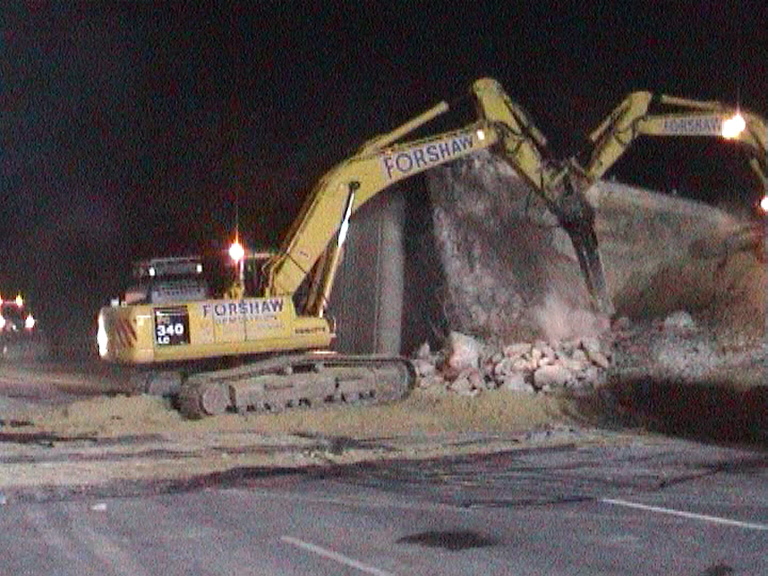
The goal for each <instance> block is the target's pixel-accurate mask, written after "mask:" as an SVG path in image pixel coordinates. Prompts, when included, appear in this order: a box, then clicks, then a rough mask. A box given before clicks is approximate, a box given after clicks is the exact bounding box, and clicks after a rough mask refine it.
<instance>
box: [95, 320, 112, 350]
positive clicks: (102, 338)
mask: <svg viewBox="0 0 768 576" xmlns="http://www.w3.org/2000/svg"><path fill="white" fill-rule="evenodd" d="M96 344H97V345H98V347H99V356H101V357H102V358H104V357H105V356H106V355H107V354H108V353H109V336H108V335H107V329H106V328H105V326H104V317H103V316H102V315H101V314H99V330H98V332H97V333H96Z"/></svg>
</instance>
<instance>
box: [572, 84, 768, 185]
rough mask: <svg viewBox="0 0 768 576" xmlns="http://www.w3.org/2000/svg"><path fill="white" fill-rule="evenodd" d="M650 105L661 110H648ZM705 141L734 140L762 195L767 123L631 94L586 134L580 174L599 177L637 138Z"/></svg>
mask: <svg viewBox="0 0 768 576" xmlns="http://www.w3.org/2000/svg"><path fill="white" fill-rule="evenodd" d="M652 106H658V107H663V108H666V110H665V111H660V112H650V111H649V110H650V108H651V107H652ZM643 135H645V136H667V137H675V136H677V137H709V138H723V139H726V140H734V141H736V142H740V143H742V144H744V145H745V146H746V147H747V148H748V149H749V150H750V151H751V154H752V157H751V158H750V166H751V167H752V169H753V170H754V171H755V173H756V174H757V176H758V178H759V179H760V182H761V183H762V186H763V190H764V191H766V192H768V177H767V174H768V123H767V122H766V121H765V119H763V118H761V117H760V116H758V115H757V114H754V113H752V112H749V111H747V110H739V109H737V108H733V107H729V106H726V105H725V104H722V103H720V102H716V101H708V102H703V101H696V100H689V99H685V98H678V97H675V96H668V95H660V96H653V95H652V94H651V93H650V92H633V93H631V94H629V95H628V96H627V97H626V98H625V99H624V100H623V101H622V102H621V104H619V106H617V107H616V108H615V109H614V110H613V112H611V114H610V115H609V116H608V117H607V118H606V119H605V120H604V121H603V122H602V123H601V124H600V126H598V127H597V129H595V130H594V131H593V132H592V133H591V134H590V136H589V139H590V140H591V141H592V143H593V144H594V147H593V148H592V150H591V153H590V156H589V159H588V161H587V162H586V164H585V166H584V168H583V170H584V172H585V173H586V175H587V177H588V178H589V179H590V180H592V181H595V180H597V179H599V178H601V177H602V176H603V175H604V174H605V173H606V172H607V171H608V170H609V169H610V168H611V167H612V166H613V165H614V164H615V163H616V162H617V161H618V160H619V158H620V157H621V156H622V155H623V154H624V152H626V150H627V149H628V148H629V147H630V146H631V145H632V143H633V142H634V141H635V140H636V139H637V138H638V137H639V136H643Z"/></svg>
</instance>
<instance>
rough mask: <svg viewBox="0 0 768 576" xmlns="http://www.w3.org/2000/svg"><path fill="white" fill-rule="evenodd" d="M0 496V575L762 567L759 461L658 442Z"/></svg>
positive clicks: (767, 560)
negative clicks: (0, 544) (39, 498)
mask: <svg viewBox="0 0 768 576" xmlns="http://www.w3.org/2000/svg"><path fill="white" fill-rule="evenodd" d="M126 494H127V492H126V491H125V486H124V485H123V486H122V487H121V489H120V490H115V492H114V493H110V490H109V489H108V488H106V489H102V490H101V491H100V493H98V494H93V493H91V494H90V495H82V494H79V493H78V491H77V490H76V489H71V490H69V491H67V492H61V493H58V494H56V495H50V494H49V495H48V496H47V497H46V498H44V499H43V500H42V501H36V498H24V497H23V494H22V495H21V496H18V495H17V496H16V497H15V498H13V499H7V501H5V503H4V504H3V505H0V530H1V531H2V533H3V540H4V545H3V553H2V554H0V573H1V574H9V575H11V574H12V575H22V574H30V575H31V574H35V575H37V574H55V575H57V576H58V575H61V576H68V575H73V576H74V575H77V576H84V575H90V574H93V575H98V576H108V575H112V574H114V575H126V576H127V575H130V576H141V575H163V576H170V575H175V574H179V575H181V574H184V575H189V574H195V575H213V574H216V575H220V574H233V575H234V574H236V575H240V574H242V575H246V574H248V575H250V574H253V575H273V574H274V575H278V574H279V575H294V574H295V575H298V574H319V575H347V574H349V575H352V574H374V575H386V574H399V575H405V574H419V575H422V574H423V575H431V574H434V575H451V574H457V575H458V574H461V575H466V574H515V575H528V574H530V575H534V574H536V575H550V574H551V575H573V574H589V575H593V574H601V575H602V574H616V575H619V574H620V575H649V574H664V575H669V574H675V575H691V576H718V575H726V574H745V575H760V574H768V454H766V453H765V452H756V451H752V450H744V449H727V448H720V447H715V446H707V445H704V444H698V443H691V442H684V441H680V440H675V439H669V438H661V437H637V438H636V439H634V440H631V441H627V442H619V443H614V444H612V445H604V446H579V445H568V444H566V445H559V446H550V447H546V446H545V447H539V448H532V449H520V450H514V451H510V452H504V453H500V454H495V455H491V456H463V457H453V458H441V459H435V460H428V461H407V460H403V461H389V462H378V463H372V464H362V465H361V464H356V465H347V466H329V467H311V468H308V469H304V470H287V469H266V468H265V469H242V470H239V471H237V472H236V473H233V474H228V475H226V476H221V475H217V476H215V477H214V476H212V477H210V478H208V479H207V480H206V479H200V478H198V479H197V481H196V482H194V483H190V484H184V483H178V484H176V485H174V486H169V485H162V486H161V485H158V484H154V483H152V482H143V483H141V484H137V485H135V486H133V488H132V490H131V491H130V495H126Z"/></svg>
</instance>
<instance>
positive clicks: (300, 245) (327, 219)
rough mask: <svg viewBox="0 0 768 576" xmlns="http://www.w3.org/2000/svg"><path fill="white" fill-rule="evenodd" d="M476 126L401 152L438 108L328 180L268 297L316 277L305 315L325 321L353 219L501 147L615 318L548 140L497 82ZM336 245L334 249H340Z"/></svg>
mask: <svg viewBox="0 0 768 576" xmlns="http://www.w3.org/2000/svg"><path fill="white" fill-rule="evenodd" d="M472 93H473V95H474V97H475V100H476V104H477V114H478V120H477V121H476V122H475V123H473V124H470V125H468V126H466V127H464V128H461V129H459V130H456V131H454V132H448V133H444V134H440V135H437V136H433V137H429V138H425V139H422V140H417V141H413V142H406V143H399V144H396V143H395V142H397V141H398V140H399V139H400V138H402V137H403V136H405V135H407V134H408V133H410V132H412V131H414V130H415V129H417V128H419V127H420V126H422V125H424V124H425V123H427V122H429V121H430V120H432V119H433V118H435V117H436V116H438V115H440V114H442V113H444V112H446V111H447V110H448V105H447V104H446V103H445V102H441V103H439V104H437V105H436V106H435V107H433V108H431V109H430V110H427V111H426V112H424V113H423V114H421V115H419V116H417V117H416V118H414V119H413V120H410V121H409V122H407V123H406V124H404V125H403V126H401V127H399V128H397V129H395V130H393V131H392V132H389V133H387V134H384V135H381V136H377V137H375V138H373V139H372V140H370V141H368V142H367V143H366V144H364V145H363V146H362V147H361V148H360V149H359V150H358V152H357V153H356V154H355V155H353V156H352V157H350V158H348V159H347V160H345V161H343V162H342V163H340V164H338V165H337V166H336V167H335V168H333V169H332V170H331V171H330V172H328V173H327V174H326V175H325V176H324V177H323V178H322V179H321V180H320V182H319V183H318V184H317V186H316V187H315V188H314V190H313V191H312V193H311V194H310V195H309V196H308V198H307V200H306V201H305V203H304V205H303V207H302V209H301V212H300V213H299V217H298V218H297V219H296V221H295V223H294V225H293V227H292V228H291V230H290V231H289V233H288V235H287V236H286V239H285V241H284V242H283V244H282V246H281V249H280V251H279V252H278V253H277V255H276V256H275V257H274V258H273V259H272V260H271V261H270V262H268V263H267V265H266V271H265V275H266V277H267V282H266V286H267V288H266V291H265V296H279V295H291V294H294V293H295V292H296V291H297V289H298V288H299V286H300V285H301V284H302V283H303V282H304V280H305V279H306V278H307V277H308V276H309V277H310V290H309V297H308V299H307V303H306V305H305V310H304V313H305V314H309V315H314V316H322V315H323V311H324V309H325V308H326V306H327V300H328V296H329V294H330V291H331V288H332V285H333V279H334V276H335V272H336V269H337V266H338V263H339V261H340V254H341V250H342V245H343V240H344V237H345V230H346V227H347V226H348V223H349V218H350V217H351V216H352V214H354V213H355V212H356V211H357V210H358V209H359V208H360V207H361V206H362V205H363V204H364V203H365V202H367V201H368V200H370V199H371V198H373V197H374V196H375V195H376V194H378V193H379V192H381V191H382V190H384V189H386V188H388V187H389V186H390V185H392V184H394V183H396V182H398V181H400V180H403V179H405V178H408V177H410V176H413V175H415V174H419V173H421V172H424V171H426V170H429V169H431V168H434V167H436V166H439V165H441V164H444V163H446V162H450V161H452V160H456V159H458V158H461V157H463V156H466V155H468V154H471V153H473V152H476V151H478V150H480V149H484V148H489V147H492V146H494V145H496V144H497V143H498V144H499V148H500V149H501V153H502V157H503V158H504V159H505V160H506V161H507V162H509V163H510V164H511V165H512V167H513V168H514V169H515V170H516V171H517V172H518V173H519V174H520V175H521V176H522V177H523V178H524V179H525V180H527V181H528V182H529V184H530V185H531V186H532V187H533V189H534V190H535V191H536V192H537V193H538V194H539V195H540V196H542V197H543V199H544V201H545V202H546V204H547V206H548V207H549V208H550V210H552V211H553V212H554V213H555V215H556V216H557V217H558V219H559V220H560V223H561V224H562V225H563V227H564V228H565V230H566V231H567V232H568V234H569V235H570V237H571V239H572V242H573V245H574V248H575V249H576V253H577V256H578V259H579V262H580V264H581V268H582V271H583V273H584V276H585V281H586V284H587V288H588V290H589V292H590V294H591V296H592V297H593V301H594V303H595V305H596V307H597V308H598V310H600V311H603V312H606V313H611V312H612V310H613V309H612V306H611V304H610V299H609V298H608V296H607V292H606V289H605V281H604V276H603V270H602V265H601V263H600V258H599V253H598V250H597V238H596V236H595V233H594V225H593V224H594V213H593V210H592V208H591V206H590V205H589V204H588V202H587V201H586V199H585V197H584V195H583V194H582V190H581V189H580V188H577V187H576V186H573V185H572V183H571V178H570V177H569V176H570V175H569V173H568V171H567V169H565V168H563V167H559V166H556V165H555V164H553V163H552V162H550V161H549V160H548V159H547V156H546V150H545V148H546V139H545V138H544V136H543V135H542V134H541V132H539V130H538V129H537V128H536V127H535V126H534V125H533V123H532V122H531V121H530V120H529V119H528V117H527V116H526V114H525V112H524V111H523V110H522V108H521V107H520V106H518V105H517V104H515V103H514V102H513V101H512V100H511V99H510V98H509V96H508V95H507V94H506V93H505V92H504V90H503V89H502V87H501V85H500V84H499V83H498V82H497V81H496V80H493V79H490V78H483V79H480V80H477V81H476V82H475V83H474V84H473V86H472ZM334 238H335V241H334Z"/></svg>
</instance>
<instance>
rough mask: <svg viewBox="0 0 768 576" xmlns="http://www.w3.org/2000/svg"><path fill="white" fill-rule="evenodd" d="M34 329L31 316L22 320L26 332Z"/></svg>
mask: <svg viewBox="0 0 768 576" xmlns="http://www.w3.org/2000/svg"><path fill="white" fill-rule="evenodd" d="M34 327H35V319H34V318H33V317H32V314H30V315H29V316H27V317H26V319H25V320H24V328H26V329H27V330H32V328H34Z"/></svg>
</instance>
